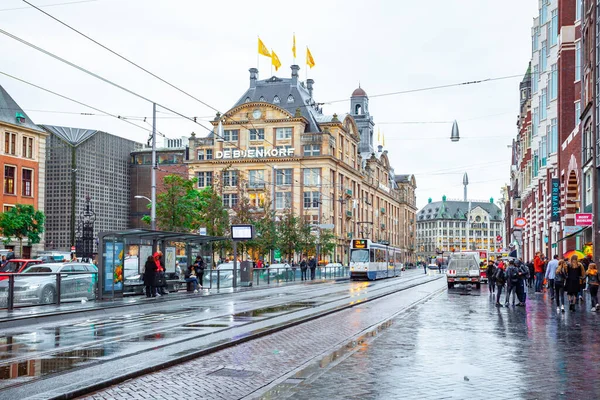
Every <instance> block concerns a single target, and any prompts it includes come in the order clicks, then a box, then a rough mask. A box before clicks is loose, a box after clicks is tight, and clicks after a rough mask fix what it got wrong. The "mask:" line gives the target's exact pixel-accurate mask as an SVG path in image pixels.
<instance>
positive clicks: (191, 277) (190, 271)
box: [185, 264, 198, 293]
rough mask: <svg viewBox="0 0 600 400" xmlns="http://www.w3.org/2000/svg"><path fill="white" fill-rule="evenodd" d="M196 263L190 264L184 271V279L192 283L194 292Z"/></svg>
mask: <svg viewBox="0 0 600 400" xmlns="http://www.w3.org/2000/svg"><path fill="white" fill-rule="evenodd" d="M196 268H197V264H190V265H189V266H188V268H187V271H186V273H185V281H186V282H188V283H190V282H191V283H192V284H193V286H194V293H198V276H197V275H196Z"/></svg>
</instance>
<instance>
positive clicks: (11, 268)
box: [0, 258, 43, 281]
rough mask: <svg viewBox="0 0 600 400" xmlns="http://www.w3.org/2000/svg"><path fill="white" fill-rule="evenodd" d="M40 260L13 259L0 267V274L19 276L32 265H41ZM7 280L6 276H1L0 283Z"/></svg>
mask: <svg viewBox="0 0 600 400" xmlns="http://www.w3.org/2000/svg"><path fill="white" fill-rule="evenodd" d="M42 262H43V261H42V260H30V259H15V258H13V259H12V260H10V261H7V262H6V264H4V266H3V267H0V272H3V273H9V274H20V273H21V272H23V270H24V269H25V268H27V267H30V266H32V265H36V264H41V263H42ZM5 279H8V275H1V276H0V281H3V280H5Z"/></svg>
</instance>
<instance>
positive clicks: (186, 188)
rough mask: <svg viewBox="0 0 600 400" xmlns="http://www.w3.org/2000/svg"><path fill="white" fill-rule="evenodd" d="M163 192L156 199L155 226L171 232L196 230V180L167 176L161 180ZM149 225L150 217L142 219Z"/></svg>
mask: <svg viewBox="0 0 600 400" xmlns="http://www.w3.org/2000/svg"><path fill="white" fill-rule="evenodd" d="M163 184H164V188H165V191H164V192H163V193H160V194H159V195H158V196H157V197H156V225H157V227H158V228H159V229H161V230H165V231H171V232H190V231H191V230H195V229H197V228H198V225H197V222H198V219H199V215H198V214H199V213H198V206H197V204H198V197H199V192H198V190H196V188H195V186H196V179H186V178H184V177H182V176H180V175H167V176H165V177H164V179H163ZM142 220H143V221H144V222H147V223H150V216H148V215H146V216H144V217H143V218H142Z"/></svg>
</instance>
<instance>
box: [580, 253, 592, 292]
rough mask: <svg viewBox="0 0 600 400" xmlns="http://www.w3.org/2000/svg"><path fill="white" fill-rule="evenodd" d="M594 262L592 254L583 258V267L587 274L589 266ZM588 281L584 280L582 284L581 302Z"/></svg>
mask: <svg viewBox="0 0 600 400" xmlns="http://www.w3.org/2000/svg"><path fill="white" fill-rule="evenodd" d="M592 262H593V260H592V256H591V255H589V254H588V255H587V256H585V257H584V258H583V259H582V260H581V265H583V269H584V271H585V273H586V274H587V270H588V267H589V265H590V264H591V263H592ZM586 283H587V281H584V282H583V285H581V289H580V290H579V301H580V302H582V301H583V292H584V291H585V286H586Z"/></svg>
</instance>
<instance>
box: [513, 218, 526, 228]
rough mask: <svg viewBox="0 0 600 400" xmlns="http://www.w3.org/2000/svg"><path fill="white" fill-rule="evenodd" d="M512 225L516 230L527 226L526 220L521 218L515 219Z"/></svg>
mask: <svg viewBox="0 0 600 400" xmlns="http://www.w3.org/2000/svg"><path fill="white" fill-rule="evenodd" d="M514 225H515V226H516V227H517V228H524V227H525V225H527V220H526V219H525V218H523V217H519V218H515V221H514Z"/></svg>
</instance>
